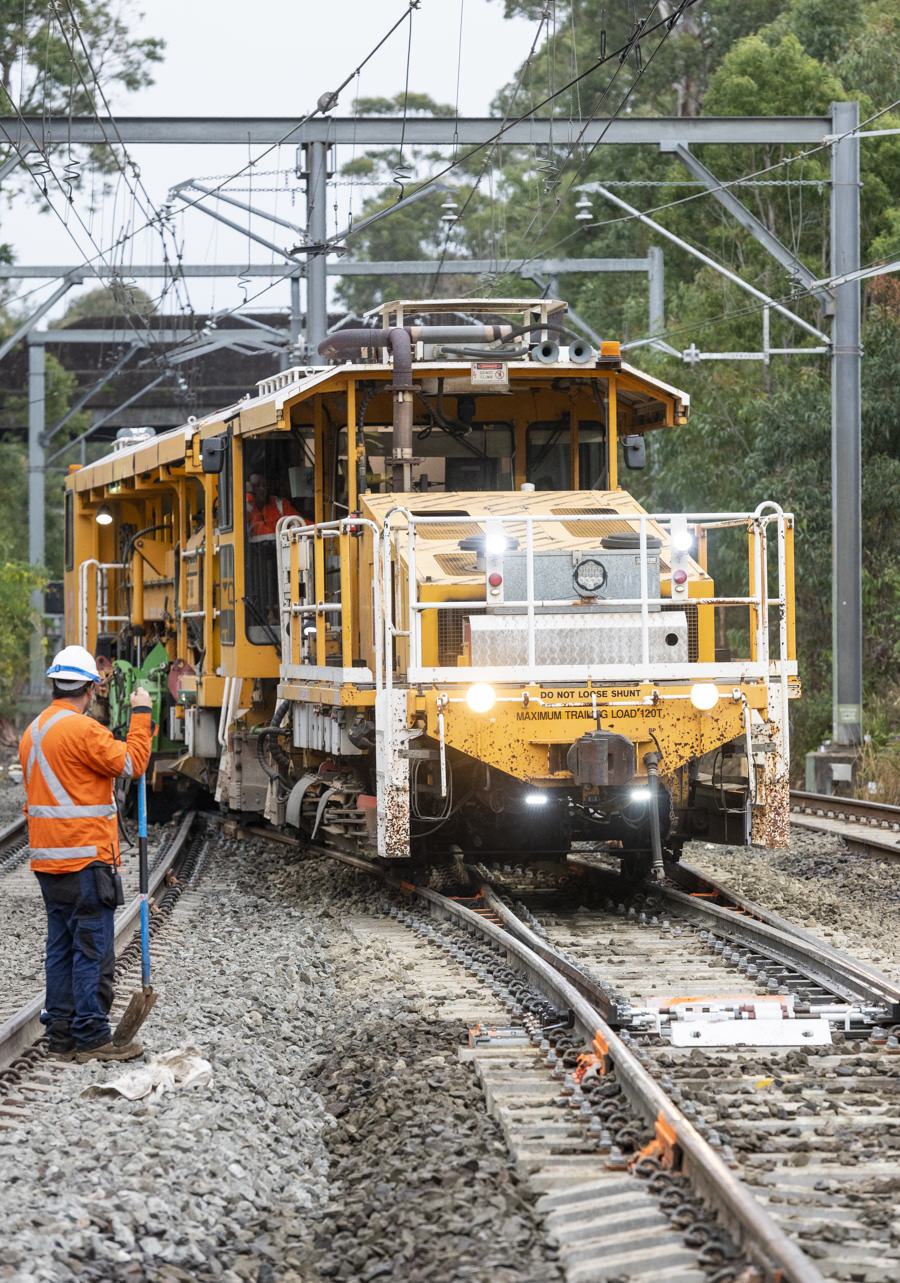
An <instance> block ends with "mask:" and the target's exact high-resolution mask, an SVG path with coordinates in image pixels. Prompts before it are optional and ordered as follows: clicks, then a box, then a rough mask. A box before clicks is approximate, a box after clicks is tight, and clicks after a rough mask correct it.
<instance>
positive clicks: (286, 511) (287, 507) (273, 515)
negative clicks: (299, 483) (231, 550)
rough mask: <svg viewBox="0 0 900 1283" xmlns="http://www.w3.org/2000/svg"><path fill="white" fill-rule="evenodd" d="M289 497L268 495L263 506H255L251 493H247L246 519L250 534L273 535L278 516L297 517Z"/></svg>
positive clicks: (297, 513) (297, 514)
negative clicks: (248, 523) (281, 497)
mask: <svg viewBox="0 0 900 1283" xmlns="http://www.w3.org/2000/svg"><path fill="white" fill-rule="evenodd" d="M299 516H300V514H299V512H298V511H297V509H296V508H295V507H294V505H293V504H292V503H291V501H290V499H279V498H277V497H276V496H275V495H271V494H270V495H269V498H268V500H267V501H266V506H265V507H264V508H257V506H256V503H255V502H254V499H253V495H252V494H249V495H247V520H248V521H249V522H250V533H251V535H274V533H275V527H276V526H277V524H278V520H279V518H280V517H299Z"/></svg>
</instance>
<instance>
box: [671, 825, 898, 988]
mask: <svg viewBox="0 0 900 1283" xmlns="http://www.w3.org/2000/svg"><path fill="white" fill-rule="evenodd" d="M684 859H685V860H686V861H687V862H688V863H689V864H693V865H695V866H696V867H697V868H700V869H702V870H703V871H704V872H705V873H709V874H710V875H711V876H714V877H717V878H719V879H721V881H722V882H724V883H725V884H727V885H728V886H729V887H732V888H733V889H735V890H736V891H740V892H742V893H743V894H745V895H746V896H748V897H749V898H750V899H752V900H755V901H757V903H759V904H761V905H763V906H764V907H765V908H767V909H772V910H774V911H775V912H777V913H780V914H782V915H783V916H784V917H787V918H790V919H791V920H792V921H794V922H797V923H798V924H799V925H800V926H805V927H808V928H809V930H810V931H812V932H814V933H815V934H818V935H820V936H821V937H822V938H823V939H824V940H826V941H828V942H829V943H830V944H833V945H834V946H835V947H836V948H838V949H842V950H845V951H846V952H847V953H851V954H853V955H854V956H855V957H857V958H859V959H860V960H861V961H865V962H871V963H873V964H874V965H875V966H877V967H878V968H879V969H880V970H881V971H883V972H884V973H885V975H887V976H889V977H890V978H891V979H892V980H894V981H896V982H898V983H900V864H898V863H897V862H896V861H891V860H875V859H871V858H869V857H867V856H862V855H856V854H854V853H851V852H849V851H848V850H847V848H846V846H845V845H844V843H843V842H842V841H841V840H840V839H839V838H835V837H833V836H831V835H830V834H826V833H816V832H814V831H812V830H809V829H802V828H800V827H794V828H792V829H791V837H790V845H789V847H788V848H787V849H785V850H767V849H766V848H763V847H757V846H753V847H739V846H714V845H712V844H711V843H708V842H691V843H688V845H687V846H685V848H684Z"/></svg>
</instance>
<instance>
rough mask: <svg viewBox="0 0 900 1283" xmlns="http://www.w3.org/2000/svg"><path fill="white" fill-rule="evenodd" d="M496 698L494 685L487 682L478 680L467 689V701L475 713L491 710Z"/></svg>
mask: <svg viewBox="0 0 900 1283" xmlns="http://www.w3.org/2000/svg"><path fill="white" fill-rule="evenodd" d="M496 698H497V696H496V695H495V694H494V688H493V686H488V684H487V682H476V683H475V685H474V686H470V687H469V689H468V690H467V691H466V703H467V704H468V705H469V708H471V710H472V712H473V713H488V712H490V710H491V709H492V708H493V707H494V701H495V700H496Z"/></svg>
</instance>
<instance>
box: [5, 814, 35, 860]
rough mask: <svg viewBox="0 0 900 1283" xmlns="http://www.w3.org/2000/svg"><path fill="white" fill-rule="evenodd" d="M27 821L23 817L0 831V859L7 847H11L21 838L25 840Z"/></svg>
mask: <svg viewBox="0 0 900 1283" xmlns="http://www.w3.org/2000/svg"><path fill="white" fill-rule="evenodd" d="M27 830H28V821H27V820H26V818H25V816H24V815H23V816H22V818H21V819H20V820H13V822H12V824H7V826H6V828H5V829H0V859H2V858H3V855H4V852H5V851H6V848H7V847H8V846H13V845H14V844H15V843H16V842H18V841H20V840H21V839H22V838H27Z"/></svg>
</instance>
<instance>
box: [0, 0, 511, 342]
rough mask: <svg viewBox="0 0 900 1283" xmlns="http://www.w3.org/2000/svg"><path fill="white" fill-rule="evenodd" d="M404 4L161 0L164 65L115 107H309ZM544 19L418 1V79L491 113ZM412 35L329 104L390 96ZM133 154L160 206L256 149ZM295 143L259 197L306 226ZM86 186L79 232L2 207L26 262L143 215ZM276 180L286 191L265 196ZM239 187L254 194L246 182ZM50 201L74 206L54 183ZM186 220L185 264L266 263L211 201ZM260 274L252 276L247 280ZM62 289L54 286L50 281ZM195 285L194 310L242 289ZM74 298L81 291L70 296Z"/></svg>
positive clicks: (281, 289)
mask: <svg viewBox="0 0 900 1283" xmlns="http://www.w3.org/2000/svg"><path fill="white" fill-rule="evenodd" d="M406 9H407V0H382V2H381V3H380V4H373V3H372V0H324V2H323V0H316V2H315V3H313V2H312V0H295V2H294V3H293V4H291V3H287V2H286V0H253V3H251V4H248V3H247V2H246V0H152V3H149V4H148V5H147V12H146V14H145V16H144V17H143V19H142V21H141V23H140V25H139V26H138V27H137V28H136V33H139V34H141V35H156V36H160V37H162V38H163V39H164V40H165V41H166V52H165V61H164V63H162V64H161V65H158V66H156V67H155V70H154V74H155V81H156V83H155V84H154V85H153V86H151V87H149V88H148V89H144V90H142V91H140V92H139V93H136V94H130V95H128V94H119V95H117V96H116V97H115V98H114V99H113V110H114V113H115V114H116V115H117V116H236V115H254V116H270V115H271V116H288V117H296V118H298V119H299V118H302V117H303V116H304V115H306V114H307V113H308V112H310V111H311V110H312V109H313V108H314V106H315V104H316V101H317V99H318V98H319V97H320V95H321V94H322V93H324V92H326V91H329V90H332V89H334V88H336V87H337V86H338V85H339V84H340V83H341V82H342V81H343V80H345V79H346V77H347V76H349V75H350V74H351V73H352V72H353V71H354V70H355V69H356V68H357V67H358V66H359V64H360V63H361V62H362V61H363V60H364V59H365V58H366V57H367V55H368V54H369V53H370V51H371V50H372V49H373V48H374V46H375V45H376V44H378V42H379V41H380V40H381V39H382V38H383V37H384V36H385V34H386V33H387V31H388V30H389V29H390V27H391V26H392V25H393V23H394V22H395V21H396V20H397V18H399V17H400V16H402V15H403V14H404V13H405V12H406ZM535 29H536V24H535V23H533V22H525V21H522V20H515V21H507V20H505V19H504V18H503V3H502V0H422V2H421V8H420V9H419V10H418V11H416V12H414V13H413V15H412V44H411V49H410V75H409V88H410V90H411V91H413V92H416V93H428V94H430V95H431V96H432V98H434V99H436V100H437V101H439V102H447V103H451V104H452V103H456V102H457V89H458V103H459V110H460V113H461V114H462V115H467V116H480V115H487V114H489V104H490V101H491V99H492V97H493V96H494V94H495V93H496V92H497V90H498V89H499V88H500V87H501V86H502V85H504V84H505V83H506V82H508V81H509V80H510V79H511V78H512V77H513V75H514V74H515V71H516V69H517V68H518V66H519V65H520V64H521V63H522V62H523V61H524V59H525V57H526V56H527V53H528V50H529V48H530V46H531V43H532V40H533V38H534V34H535ZM408 42H409V24H408V22H404V23H403V25H402V26H401V27H399V28H398V29H397V31H396V32H395V33H394V34H393V35H392V36H391V37H390V39H389V41H388V42H387V43H386V44H385V46H384V47H383V48H382V49H381V50H380V51H379V52H378V53H376V54H375V56H374V57H373V58H372V60H371V61H370V62H369V63H367V65H366V67H365V68H364V69H363V71H362V72H361V73H360V76H359V78H358V80H357V79H354V80H353V81H352V82H351V83H350V84H349V85H348V86H347V88H346V89H345V90H344V92H343V93H342V95H341V99H340V102H339V104H338V106H337V107H336V108H335V109H334V113H333V114H335V115H350V114H352V104H353V100H354V98H355V97H356V96H357V95H361V96H366V97H368V96H375V95H379V96H393V95H394V94H396V93H397V92H399V91H402V90H403V87H404V83H405V78H406V63H407V49H408ZM460 50H461V57H460V56H459V54H460ZM257 150H258V149H257ZM130 154H131V157H132V159H133V160H134V161H135V162H136V163H137V164H138V165H139V166H140V171H141V177H142V180H143V182H144V184H145V186H146V188H147V190H148V192H149V195H150V197H151V198H152V200H153V202H155V203H156V204H157V205H161V204H163V202H164V201H165V199H166V195H167V192H168V189H169V187H170V186H171V185H173V184H175V183H178V182H181V181H183V180H184V179H186V178H189V177H198V176H208V175H224V174H228V173H231V172H233V171H234V170H236V169H237V168H239V167H240V166H242V165H243V164H245V163H246V161H247V160H248V159H249V158H250V156H251V154H253V153H250V152H249V151H248V149H247V148H246V147H243V148H231V149H228V148H213V147H208V148H193V149H192V148H177V147H165V148H162V147H135V148H131V149H130ZM294 154H295V148H294V147H292V146H289V147H284V148H281V149H279V150H278V151H276V152H273V153H272V154H271V155H269V156H267V157H266V158H265V160H264V161H263V162H261V163H260V165H259V167H258V170H255V171H254V184H255V195H254V200H259V201H261V200H263V199H267V200H270V201H272V202H273V203H272V205H271V208H277V212H278V213H279V215H280V216H281V217H283V218H286V219H287V220H288V221H291V222H296V223H298V224H302V223H303V222H304V221H305V218H304V210H303V204H302V201H301V200H299V199H297V196H296V194H294V195H293V196H292V193H291V191H290V186H291V184H290V182H289V181H288V180H286V178H285V171H289V170H290V169H291V168H292V166H293V163H294ZM349 158H350V154H349V153H348V154H346V155H342V154H339V156H338V163H339V164H341V163H343V162H344V161H345V160H347V159H349ZM269 171H277V172H269ZM90 186H91V184H90V181H88V182H86V183H85V184H84V188H85V194H84V195H83V196H82V198H81V200H80V201H79V203H78V208H79V209H80V210H81V211H82V213H83V217H84V220H85V222H86V223H87V230H85V228H82V227H81V226H80V225H79V224H78V220H77V218H75V217H74V215H73V214H71V213H70V214H69V216H68V219H67V222H68V227H69V229H70V231H71V234H70V233H69V232H67V230H66V227H65V226H63V223H62V221H61V220H60V218H59V217H58V216H57V215H55V214H53V213H47V214H43V215H37V214H36V212H35V209H34V207H32V206H29V205H28V204H27V202H25V201H24V200H23V199H21V198H20V199H19V200H18V201H17V202H16V206H15V207H14V208H13V209H12V210H8V209H3V211H2V222H0V239H2V240H4V241H9V242H11V243H12V245H13V246H14V249H15V255H16V260H17V262H19V263H23V264H25V263H27V264H39V263H40V264H43V263H54V264H56V263H66V264H72V263H75V262H78V261H80V257H81V256H80V254H79V247H80V248H81V249H82V250H84V251H85V253H88V254H91V253H94V252H96V251H95V249H94V247H93V246H92V244H91V241H92V240H93V242H95V244H96V246H97V247H103V248H104V249H106V248H107V247H108V246H109V245H110V244H111V242H113V241H114V240H115V239H116V237H117V236H119V235H120V234H121V233H122V231H123V230H124V229H126V228H128V227H129V225H130V223H131V221H132V219H135V221H140V215H139V213H137V214H136V212H135V210H134V208H133V204H134V202H133V198H132V196H131V194H130V193H129V192H128V191H127V190H125V189H124V187H123V186H122V185H121V184H119V185H118V186H117V188H116V190H115V191H114V192H113V194H112V195H111V196H109V197H106V198H105V199H102V200H97V201H96V202H95V203H96V208H95V210H94V211H93V212H89V211H88V205H89V201H88V199H87V193H89V191H90ZM266 186H271V187H274V188H279V189H280V190H279V191H278V192H277V193H274V192H269V193H265V194H263V192H262V189H263V188H265V187H266ZM51 195H53V188H52V185H51ZM235 195H236V196H237V198H239V199H242V200H246V199H248V197H247V193H246V192H240V191H238V192H235ZM365 195H366V191H365V189H359V188H354V189H351V188H348V187H347V186H346V185H344V186H340V187H336V188H335V189H334V191H333V193H332V195H331V196H330V197H329V205H331V203H332V201H333V199H337V200H338V202H339V204H340V205H341V210H340V213H339V214H335V213H332V212H330V213H329V229H330V228H331V224H332V222H333V221H334V219H335V218H336V217H340V218H343V217H344V214H345V212H346V211H347V210H348V209H349V206H350V203H351V202H352V203H353V204H354V205H355V206H356V208H358V207H359V204H360V203H361V201H362V200H363V199H364V198H365ZM54 203H55V204H56V205H57V206H58V207H59V208H60V209H64V206H65V202H64V201H62V200H61V199H60V195H59V192H58V190H57V191H56V196H55V200H54ZM222 212H225V211H224V210H223V211H222ZM228 213H229V215H230V216H231V215H233V216H234V217H236V218H237V219H238V221H242V220H243V218H244V217H245V216H243V215H241V214H240V212H239V211H236V210H234V209H231V210H229V211H228ZM344 221H346V220H345V219H344ZM242 225H243V222H242ZM342 225H343V223H342ZM176 226H177V233H178V236H179V238H181V239H182V240H183V254H184V261H185V262H194V263H196V262H211V261H216V260H217V261H219V262H224V261H229V262H241V261H247V260H248V250H249V258H250V259H252V261H254V262H261V261H262V262H265V261H267V252H266V250H265V249H264V248H263V247H262V246H259V245H253V246H252V247H250V245H249V242H248V240H247V238H246V237H245V236H244V237H241V236H238V235H237V234H236V233H232V232H229V231H228V230H227V229H226V228H225V227H223V226H222V225H221V224H219V223H217V222H216V221H215V220H213V219H211V218H209V217H208V216H205V215H203V214H202V213H199V212H192V213H189V214H187V215H185V216H184V217H183V218H182V217H179V219H178V221H177V224H176ZM256 230H259V231H260V232H261V233H263V234H265V235H267V236H271V239H273V240H275V241H276V243H279V244H280V243H281V242H282V240H284V241H285V242H286V241H287V240H288V239H291V234H290V232H289V231H280V232H278V233H277V234H275V235H272V231H273V229H272V227H271V225H268V224H267V225H263V224H258V225H256ZM88 233H90V235H89V234H88ZM159 251H160V245H159V240H158V238H156V239H153V238H148V237H142V238H138V239H136V240H135V241H134V242H133V246H132V248H131V250H130V252H131V253H132V254H133V257H132V259H131V261H132V262H133V263H140V262H146V261H158V259H159ZM269 257H271V256H269ZM140 283H141V284H143V285H146V288H147V289H148V292H150V293H151V294H152V293H154V289H158V285H157V286H156V287H154V286H152V285H149V284H147V283H146V282H140ZM36 284H37V283H36V282H30V283H29V284H28V286H27V288H29V289H34V287H35V285H36ZM97 284H98V282H97V281H96V280H94V281H93V285H91V284H87V285H85V286H84V287H83V288H84V289H89V288H92V287H93V288H96V286H97ZM262 284H263V282H262V281H256V282H255V283H254V284H252V285H251V286H250V289H251V292H255V291H256V290H258V289H260V288H261V286H262ZM52 288H53V286H52V285H47V286H46V287H44V288H43V290H42V291H41V293H43V294H47V293H49V291H50V290H51V289H52ZM189 291H190V301H191V303H192V305H193V306H194V308H195V309H196V310H198V311H202V310H205V309H206V308H209V307H215V308H222V307H233V306H235V305H236V304H237V303H239V302H240V300H241V298H242V292H241V290H240V288H239V287H238V286H237V284H236V282H235V281H234V280H232V281H220V282H218V283H217V284H216V285H215V286H212V285H210V284H208V283H206V282H203V281H200V280H193V281H191V282H189ZM41 293H37V292H36V293H34V294H32V296H31V299H32V300H34V301H39V300H40V298H41ZM74 297H76V291H75V290H73V291H72V292H71V293H70V294H69V295H68V299H69V300H71V299H73V298H74ZM287 302H288V287H287V285H286V284H282V285H279V286H278V287H277V288H276V289H273V290H272V291H270V292H269V293H268V294H266V295H264V296H263V297H262V298H261V299H260V301H259V303H258V304H257V305H256V306H259V307H263V308H265V307H273V308H278V307H286V306H287ZM23 305H25V304H23ZM64 306H65V304H63V305H61V306H57V307H56V308H55V309H54V310H53V312H52V313H50V316H58V315H60V314H61V311H62V310H63V309H64Z"/></svg>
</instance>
